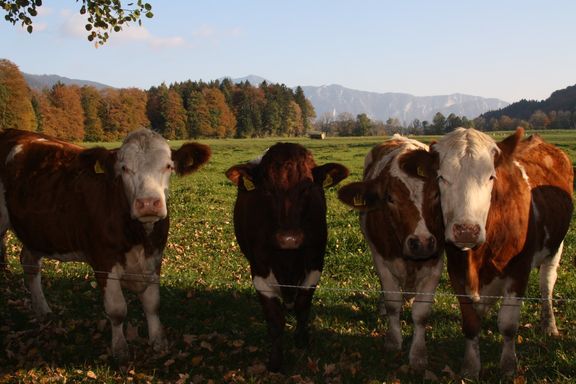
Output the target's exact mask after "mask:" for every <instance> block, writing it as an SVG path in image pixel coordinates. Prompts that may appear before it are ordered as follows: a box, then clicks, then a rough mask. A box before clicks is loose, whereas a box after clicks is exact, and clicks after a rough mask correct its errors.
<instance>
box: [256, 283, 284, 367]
mask: <svg viewBox="0 0 576 384" xmlns="http://www.w3.org/2000/svg"><path fill="white" fill-rule="evenodd" d="M252 282H253V284H254V287H255V288H256V290H257V291H258V297H259V299H260V304H261V305H262V310H263V312H264V317H265V318H266V324H267V327H268V338H269V339H270V344H271V349H270V356H269V360H268V370H270V371H272V372H278V371H280V368H281V367H282V358H283V356H282V335H283V333H284V326H285V324H286V318H285V315H284V308H283V307H282V302H281V300H280V297H281V293H280V288H279V287H278V282H277V280H276V278H275V277H274V273H272V272H269V274H268V276H266V277H261V276H254V278H253V279H252Z"/></svg>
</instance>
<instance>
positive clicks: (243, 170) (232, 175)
mask: <svg viewBox="0 0 576 384" xmlns="http://www.w3.org/2000/svg"><path fill="white" fill-rule="evenodd" d="M255 168H256V165H255V164H251V163H248V164H238V165H235V166H233V167H231V168H229V169H228V170H227V171H226V177H227V178H228V179H230V181H231V182H233V183H234V185H236V186H237V187H238V188H239V189H240V190H243V191H252V190H254V189H256V184H255V182H254V173H255V172H254V170H255Z"/></svg>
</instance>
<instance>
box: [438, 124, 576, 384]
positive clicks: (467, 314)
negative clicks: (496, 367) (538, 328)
mask: <svg viewBox="0 0 576 384" xmlns="http://www.w3.org/2000/svg"><path fill="white" fill-rule="evenodd" d="M523 134H524V130H523V129H521V128H519V129H518V130H517V131H516V133H515V134H513V135H511V136H509V137H508V138H506V139H504V140H503V141H501V142H499V143H496V142H495V141H494V140H493V139H492V138H490V137H489V136H488V135H486V134H484V133H482V132H479V131H476V130H474V129H464V128H459V129H457V130H455V131H454V132H452V133H449V134H447V135H445V136H444V137H443V138H441V139H440V140H439V141H438V143H436V144H435V145H434V146H433V147H432V151H434V152H436V153H437V155H438V161H439V170H438V177H439V188H440V194H441V202H442V211H443V216H444V224H445V228H446V232H445V235H446V242H447V245H446V253H447V257H448V273H449V275H450V280H451V283H452V286H453V288H454V290H455V292H456V293H457V294H459V295H461V296H459V298H458V300H459V303H460V310H461V313H462V328H463V332H464V336H465V338H466V347H465V355H464V363H463V367H462V373H463V374H464V375H465V376H467V377H473V378H476V377H478V376H479V373H480V367H481V364H480V351H479V338H478V335H479V333H480V330H481V317H482V316H483V315H484V314H485V313H486V312H487V310H488V309H489V308H490V306H491V305H492V304H493V303H494V302H495V301H496V299H495V296H496V297H497V296H502V297H503V298H502V304H501V307H500V311H499V314H498V328H499V330H500V333H501V334H502V336H503V339H504V340H503V348H502V354H501V357H500V367H501V369H502V371H503V372H504V373H505V374H506V375H514V374H515V372H516V367H517V358H516V352H515V338H516V332H517V330H518V322H519V318H520V306H521V301H522V300H521V297H523V296H524V293H525V291H526V286H527V283H528V278H529V274H530V270H531V269H532V268H535V267H537V268H539V269H540V293H541V296H542V299H543V301H542V313H541V320H542V326H543V329H544V332H545V333H547V334H551V335H558V329H557V327H556V321H555V319H554V313H553V310H552V300H551V299H552V291H553V288H554V284H555V282H556V276H557V273H556V270H557V268H558V264H559V262H560V256H561V253H562V245H563V240H564V236H565V235H566V232H567V231H568V227H569V224H570V219H571V215H572V209H573V206H572V192H573V178H574V173H573V169H572V165H571V162H570V160H569V158H568V156H566V154H565V153H564V152H562V151H561V150H559V149H557V148H556V147H554V146H553V145H550V144H548V143H546V142H544V141H543V140H542V139H541V138H540V137H539V136H531V137H529V138H528V139H525V140H521V139H522V136H523Z"/></svg>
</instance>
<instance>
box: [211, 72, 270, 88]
mask: <svg viewBox="0 0 576 384" xmlns="http://www.w3.org/2000/svg"><path fill="white" fill-rule="evenodd" d="M224 79H225V78H224V77H221V78H220V79H219V80H220V81H222V80H224ZM229 79H231V78H230V77H229ZM231 80H232V82H233V83H234V84H238V83H243V82H245V81H247V82H249V83H250V84H252V85H253V86H255V87H257V86H259V85H260V84H261V83H262V82H263V81H265V82H267V83H270V81H268V80H266V79H265V78H263V77H260V76H257V75H248V76H244V77H238V78H235V79H231Z"/></svg>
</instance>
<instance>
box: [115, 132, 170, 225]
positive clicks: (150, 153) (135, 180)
mask: <svg viewBox="0 0 576 384" xmlns="http://www.w3.org/2000/svg"><path fill="white" fill-rule="evenodd" d="M173 169H174V163H173V161H172V153H171V151H170V147H169V146H168V143H167V142H166V140H164V138H162V136H160V135H159V134H157V133H155V132H152V131H150V130H147V129H141V130H137V131H134V132H132V133H130V134H129V135H128V136H127V137H126V139H125V140H124V143H123V144H122V147H120V149H119V150H118V158H117V161H116V174H118V175H121V176H122V180H123V182H124V189H125V191H126V196H127V197H128V201H129V202H130V206H131V215H132V217H133V218H134V219H138V220H140V221H142V222H144V223H154V222H156V221H158V220H160V219H163V218H165V217H166V215H167V209H166V195H167V191H168V185H169V181H170V175H171V174H172V170H173Z"/></svg>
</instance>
